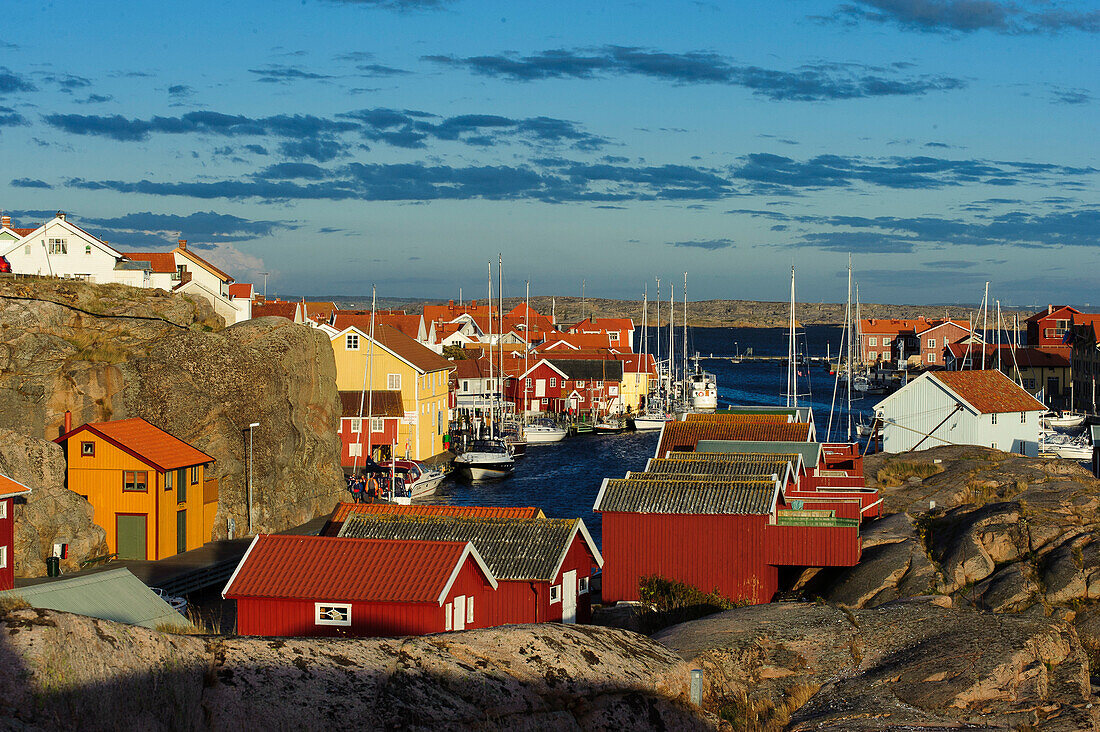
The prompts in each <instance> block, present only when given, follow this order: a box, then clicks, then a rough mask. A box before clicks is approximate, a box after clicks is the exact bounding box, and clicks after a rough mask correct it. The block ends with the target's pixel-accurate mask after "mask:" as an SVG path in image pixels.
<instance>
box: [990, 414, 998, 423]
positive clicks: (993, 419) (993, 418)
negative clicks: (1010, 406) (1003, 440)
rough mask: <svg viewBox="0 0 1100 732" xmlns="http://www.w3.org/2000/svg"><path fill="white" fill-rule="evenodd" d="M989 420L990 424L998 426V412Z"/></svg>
mask: <svg viewBox="0 0 1100 732" xmlns="http://www.w3.org/2000/svg"><path fill="white" fill-rule="evenodd" d="M989 418H990V422H989V423H990V424H997V413H996V412H994V413H993V414H991V415H989Z"/></svg>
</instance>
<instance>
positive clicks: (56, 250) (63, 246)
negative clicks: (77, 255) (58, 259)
mask: <svg viewBox="0 0 1100 732" xmlns="http://www.w3.org/2000/svg"><path fill="white" fill-rule="evenodd" d="M49 252H50V254H68V253H69V244H68V242H66V241H65V240H64V239H50V246H49Z"/></svg>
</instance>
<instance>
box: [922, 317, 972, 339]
mask: <svg viewBox="0 0 1100 732" xmlns="http://www.w3.org/2000/svg"><path fill="white" fill-rule="evenodd" d="M945 325H954V326H956V327H959V328H962V329H963V330H970V321H969V320H933V321H932V322H930V323H929V324H928V327H927V328H925V329H924V330H918V331H917V332H916V333H917V335H919V336H922V335H924V334H925V333H927V332H928V331H930V330H935V329H936V328H942V327H943V326H945Z"/></svg>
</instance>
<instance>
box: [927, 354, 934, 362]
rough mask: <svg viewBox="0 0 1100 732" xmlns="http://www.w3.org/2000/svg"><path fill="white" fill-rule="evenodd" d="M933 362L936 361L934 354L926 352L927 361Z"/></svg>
mask: <svg viewBox="0 0 1100 732" xmlns="http://www.w3.org/2000/svg"><path fill="white" fill-rule="evenodd" d="M935 362H936V354H934V353H929V354H928V363H935Z"/></svg>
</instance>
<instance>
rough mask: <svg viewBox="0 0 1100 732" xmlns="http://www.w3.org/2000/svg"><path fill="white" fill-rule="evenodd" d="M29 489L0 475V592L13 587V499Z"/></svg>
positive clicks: (24, 493) (29, 490)
mask: <svg viewBox="0 0 1100 732" xmlns="http://www.w3.org/2000/svg"><path fill="white" fill-rule="evenodd" d="M30 492H31V489H30V488H28V487H27V486H25V485H23V484H22V483H17V482H16V481H14V480H12V479H11V478H9V477H8V476H6V475H0V590H10V589H11V588H12V587H14V586H15V511H14V508H15V499H16V498H17V497H19V496H25V495H27V494H28V493H30Z"/></svg>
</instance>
